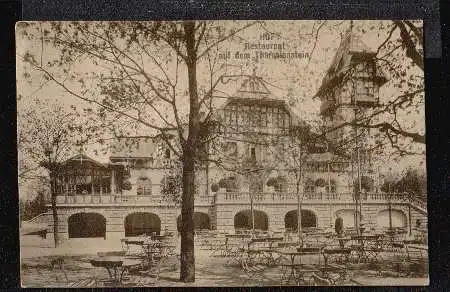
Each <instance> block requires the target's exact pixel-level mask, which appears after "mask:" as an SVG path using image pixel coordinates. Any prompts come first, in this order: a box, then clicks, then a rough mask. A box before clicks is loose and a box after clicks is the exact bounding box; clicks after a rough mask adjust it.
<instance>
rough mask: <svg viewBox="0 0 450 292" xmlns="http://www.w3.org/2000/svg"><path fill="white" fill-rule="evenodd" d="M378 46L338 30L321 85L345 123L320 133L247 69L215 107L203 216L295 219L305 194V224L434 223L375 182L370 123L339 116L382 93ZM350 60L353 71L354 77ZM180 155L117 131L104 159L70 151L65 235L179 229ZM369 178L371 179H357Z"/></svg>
mask: <svg viewBox="0 0 450 292" xmlns="http://www.w3.org/2000/svg"><path fill="white" fill-rule="evenodd" d="M374 55H375V54H374V52H372V51H370V50H369V49H368V48H367V47H366V46H365V45H364V44H363V43H362V42H361V41H360V40H359V39H357V38H353V37H351V35H348V36H347V37H346V38H345V39H344V41H343V42H342V44H341V47H340V48H339V49H338V51H337V54H336V56H335V59H334V61H333V63H332V66H331V67H330V69H329V70H328V72H327V74H326V76H325V78H324V80H323V82H322V85H321V87H320V89H319V91H318V93H317V95H316V96H317V97H319V98H320V100H321V102H322V107H321V115H322V117H323V119H324V122H325V124H326V126H327V128H329V129H333V128H337V129H335V130H333V131H330V132H329V133H328V134H327V135H326V137H321V136H320V135H318V134H315V133H313V131H311V130H310V129H309V128H308V125H307V124H306V123H305V122H303V121H301V120H300V119H299V118H298V117H297V116H296V115H295V113H294V112H293V111H292V109H290V108H289V106H288V105H287V103H286V102H285V101H283V100H279V99H277V98H275V97H273V96H272V95H271V93H270V91H269V90H268V89H267V87H266V86H265V82H264V80H262V79H261V78H260V77H257V76H256V75H254V76H252V77H248V78H247V79H246V80H244V81H243V83H242V86H241V88H240V89H239V90H238V91H237V92H236V93H235V94H234V95H233V96H232V97H230V98H229V99H228V100H227V101H226V102H225V103H224V104H223V105H222V106H221V107H220V109H219V110H217V112H215V113H214V115H213V119H214V120H215V121H216V122H217V123H216V125H217V127H216V128H215V131H216V135H215V138H214V139H213V140H211V141H210V142H209V143H208V145H207V149H208V151H207V152H208V157H209V158H210V159H209V160H210V161H211V162H208V163H206V164H204V165H202V166H201V167H200V168H199V170H198V171H197V173H196V175H197V177H196V192H195V215H194V221H195V224H196V228H200V229H217V230H223V231H234V230H237V229H251V228H255V229H263V230H274V231H275V230H276V231H280V230H281V231H284V230H296V229H297V214H298V206H299V204H301V212H300V214H301V219H302V220H301V222H302V228H305V229H306V228H330V227H332V226H333V224H334V222H335V219H336V218H337V217H342V218H343V219H344V226H345V227H349V228H351V227H354V226H355V224H357V223H355V222H356V220H355V218H358V217H359V216H357V214H362V215H363V216H362V217H363V218H364V219H363V221H364V223H365V226H366V227H367V228H386V227H388V226H389V225H388V224H389V223H388V222H391V223H390V224H392V226H393V227H403V228H408V227H411V226H412V225H413V224H415V222H417V220H420V221H421V222H422V223H423V224H426V221H427V213H426V205H425V203H424V202H420V201H417V200H412V199H411V198H410V199H408V200H406V199H405V196H403V195H399V194H386V193H383V192H381V191H379V188H377V184H379V183H380V182H379V181H377V180H376V179H375V178H374V176H373V171H372V169H371V168H372V166H371V159H372V157H371V156H372V155H371V153H370V151H367V149H368V148H369V147H368V145H369V144H370V143H371V135H372V134H373V133H371V132H369V131H368V130H360V131H361V132H360V133H359V134H358V130H357V129H356V130H355V129H354V128H351V127H339V125H341V124H342V123H351V121H352V119H357V118H358V115H360V114H361V113H362V112H364V111H367V110H370V108H372V107H374V106H376V103H377V102H378V89H379V87H380V86H382V85H383V84H384V83H385V82H386V81H387V79H386V77H385V76H384V75H383V74H381V73H380V72H379V71H378V70H377V68H376V66H375V65H374V64H375V63H374V60H373V57H374ZM349 70H350V71H351V70H353V71H352V72H354V74H356V75H353V78H347V77H348V76H349ZM355 132H356V134H355ZM353 136H355V137H358V139H357V140H355V141H353V142H355V145H356V146H355V148H353V147H351V146H348V145H347V146H343V145H341V144H342V141H343V140H345V139H347V140H348V137H353ZM343 138H344V139H343ZM173 139H176V138H175V136H173ZM353 142H352V143H353ZM341 149H346V151H347V152H350V154H348V153H347V152H346V151H340V150H341ZM355 149H356V150H357V152H358V158H356V157H355V156H354V155H353V154H352V153H355V151H354V150H355ZM178 160H179V159H178V158H177V157H176V155H175V153H173V151H172V150H171V149H170V147H168V145H167V144H166V143H165V142H164V139H162V138H161V137H159V136H156V137H151V138H145V139H135V140H119V141H118V142H117V144H116V145H115V146H114V147H113V149H112V154H111V157H110V162H109V163H106V164H102V163H99V162H96V161H94V160H93V159H91V158H89V157H87V156H84V155H77V156H75V157H73V158H71V159H69V160H68V161H66V162H65V163H64V164H63V166H62V171H61V172H60V173H59V175H58V178H57V193H58V195H57V208H58V218H59V221H60V222H59V233H60V234H61V235H62V236H60V237H62V238H64V239H70V238H85V237H105V238H122V237H126V236H135V235H139V234H143V233H152V232H157V233H159V232H163V231H172V232H176V231H177V229H179V226H180V221H181V216H180V213H181V208H180V202H179V197H180V191H181V189H180V172H179V169H180V165H179V163H178V162H177V161H178ZM356 164H357V165H356ZM358 167H359V172H358V173H359V175H357V174H356V169H357V168H358ZM356 178H358V180H356ZM355 181H358V182H357V183H355ZM361 181H363V182H364V183H363V185H364V186H362V187H361V188H359V190H360V191H359V192H358V191H355V184H360V185H361ZM355 194H360V195H358V197H357V198H355ZM388 217H390V218H391V219H390V220H388V219H387V218H388ZM45 218H46V219H45ZM36 220H48V222H49V223H48V224H49V229H48V230H49V231H51V230H52V227H51V216H48V215H43V216H41V217H40V218H37V219H36Z"/></svg>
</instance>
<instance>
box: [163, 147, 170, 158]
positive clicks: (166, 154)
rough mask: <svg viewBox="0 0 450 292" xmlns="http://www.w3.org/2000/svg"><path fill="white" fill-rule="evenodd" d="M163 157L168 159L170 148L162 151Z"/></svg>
mask: <svg viewBox="0 0 450 292" xmlns="http://www.w3.org/2000/svg"><path fill="white" fill-rule="evenodd" d="M164 158H166V159H170V149H166V150H165V151H164Z"/></svg>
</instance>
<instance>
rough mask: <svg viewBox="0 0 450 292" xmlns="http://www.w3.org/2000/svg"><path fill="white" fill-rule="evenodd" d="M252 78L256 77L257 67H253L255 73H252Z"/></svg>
mask: <svg viewBox="0 0 450 292" xmlns="http://www.w3.org/2000/svg"><path fill="white" fill-rule="evenodd" d="M252 77H256V66H255V67H253V73H252Z"/></svg>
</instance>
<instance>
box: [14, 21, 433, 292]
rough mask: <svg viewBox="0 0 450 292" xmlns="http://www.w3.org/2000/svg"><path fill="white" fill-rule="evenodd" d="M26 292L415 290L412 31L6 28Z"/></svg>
mask: <svg viewBox="0 0 450 292" xmlns="http://www.w3.org/2000/svg"><path fill="white" fill-rule="evenodd" d="M16 56H17V93H18V95H17V121H18V131H17V141H18V184H19V202H20V253H21V257H20V265H21V283H22V286H23V287H77V288H83V287H92V288H95V287H152V286H159V287H175V286H177V287H184V286H216V287H217V286H220V287H231V286H317V285H320V286H328V285H331V286H370V285H376V286H380V285H396V286H398V285H414V286H416V285H417V286H424V285H428V284H429V276H428V231H427V224H428V219H427V188H426V186H427V184H426V181H427V179H426V167H425V166H426V165H425V113H424V103H425V92H424V91H425V89H424V59H423V56H424V51H423V22H422V21H421V20H395V21H394V20H392V21H391V20H295V21H292V20H290V21H265V20H256V21H255V20H253V21H166V22H150V21H149V22H122V21H121V22H119V21H115V22H94V21H92V22H18V23H17V24H16Z"/></svg>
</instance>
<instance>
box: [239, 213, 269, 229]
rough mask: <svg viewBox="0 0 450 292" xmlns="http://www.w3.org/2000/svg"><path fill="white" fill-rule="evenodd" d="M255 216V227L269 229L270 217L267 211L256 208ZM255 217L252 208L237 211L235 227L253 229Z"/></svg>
mask: <svg viewBox="0 0 450 292" xmlns="http://www.w3.org/2000/svg"><path fill="white" fill-rule="evenodd" d="M253 217H254V222H255V226H254V227H255V229H260V230H267V229H268V228H269V219H268V216H267V214H266V213H265V212H263V211H259V210H254V211H253ZM252 227H253V218H252V214H251V211H250V210H244V211H240V212H238V213H236V215H235V216H234V228H235V229H252Z"/></svg>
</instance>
